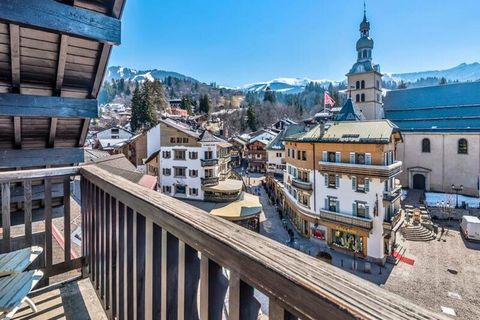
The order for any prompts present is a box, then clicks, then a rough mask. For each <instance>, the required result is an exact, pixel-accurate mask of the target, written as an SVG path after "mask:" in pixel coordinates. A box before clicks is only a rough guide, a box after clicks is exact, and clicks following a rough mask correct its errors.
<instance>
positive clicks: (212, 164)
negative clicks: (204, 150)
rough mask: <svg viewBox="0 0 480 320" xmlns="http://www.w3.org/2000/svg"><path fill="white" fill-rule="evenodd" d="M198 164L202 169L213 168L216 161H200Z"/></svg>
mask: <svg viewBox="0 0 480 320" xmlns="http://www.w3.org/2000/svg"><path fill="white" fill-rule="evenodd" d="M200 163H201V165H202V167H213V166H216V165H217V164H218V159H201V160H200Z"/></svg>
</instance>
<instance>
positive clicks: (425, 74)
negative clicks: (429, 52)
mask: <svg viewBox="0 0 480 320" xmlns="http://www.w3.org/2000/svg"><path fill="white" fill-rule="evenodd" d="M442 77H445V79H447V80H451V81H456V80H458V81H460V82H466V81H477V80H480V63H478V62H474V63H462V64H460V65H458V66H456V67H453V68H450V69H445V70H432V71H421V72H410V73H393V74H385V76H384V77H383V80H385V81H389V80H392V81H395V82H400V81H401V80H403V81H405V82H415V81H417V80H418V79H421V78H442Z"/></svg>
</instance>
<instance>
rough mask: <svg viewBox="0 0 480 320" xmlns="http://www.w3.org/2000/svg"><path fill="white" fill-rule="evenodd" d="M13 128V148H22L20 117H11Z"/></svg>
mask: <svg viewBox="0 0 480 320" xmlns="http://www.w3.org/2000/svg"><path fill="white" fill-rule="evenodd" d="M13 128H14V134H15V147H17V148H20V147H21V146H22V120H21V118H20V117H13Z"/></svg>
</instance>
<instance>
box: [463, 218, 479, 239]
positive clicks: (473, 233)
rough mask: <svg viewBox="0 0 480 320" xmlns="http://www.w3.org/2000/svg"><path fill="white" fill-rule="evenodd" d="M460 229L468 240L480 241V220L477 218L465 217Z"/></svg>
mask: <svg viewBox="0 0 480 320" xmlns="http://www.w3.org/2000/svg"><path fill="white" fill-rule="evenodd" d="M460 228H461V229H462V232H463V235H464V236H465V238H466V239H470V240H479V241H480V219H478V218H477V217H474V216H463V217H462V222H461V223H460Z"/></svg>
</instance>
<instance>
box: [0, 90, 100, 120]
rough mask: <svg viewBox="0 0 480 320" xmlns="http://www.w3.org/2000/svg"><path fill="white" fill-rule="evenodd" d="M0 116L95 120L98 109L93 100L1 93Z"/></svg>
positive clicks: (95, 101)
mask: <svg viewBox="0 0 480 320" xmlns="http://www.w3.org/2000/svg"><path fill="white" fill-rule="evenodd" d="M0 115H7V116H27V117H35V116H38V117H76V118H96V117H97V115H98V109H97V100H95V99H79V98H66V97H45V96H35V95H21V94H13V93H1V94H0Z"/></svg>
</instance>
